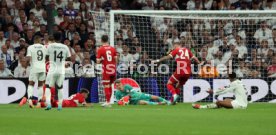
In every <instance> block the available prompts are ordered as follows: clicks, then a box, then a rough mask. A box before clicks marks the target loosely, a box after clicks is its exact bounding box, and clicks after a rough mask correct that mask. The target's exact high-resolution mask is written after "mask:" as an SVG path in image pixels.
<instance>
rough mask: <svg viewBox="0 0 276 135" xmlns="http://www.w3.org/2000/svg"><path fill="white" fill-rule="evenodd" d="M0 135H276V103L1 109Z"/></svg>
mask: <svg viewBox="0 0 276 135" xmlns="http://www.w3.org/2000/svg"><path fill="white" fill-rule="evenodd" d="M0 135H276V104H269V103H254V104H249V107H248V109H246V110H228V109H213V110H195V109H193V108H192V107H191V104H177V105H176V106H122V107H121V106H117V105H114V106H113V107H112V108H102V107H100V106H99V105H98V104H95V105H93V107H89V108H64V109H63V110H62V111H57V110H56V108H54V109H52V110H50V111H45V110H44V109H30V108H28V107H27V106H24V107H22V108H18V107H17V105H16V104H10V105H0Z"/></svg>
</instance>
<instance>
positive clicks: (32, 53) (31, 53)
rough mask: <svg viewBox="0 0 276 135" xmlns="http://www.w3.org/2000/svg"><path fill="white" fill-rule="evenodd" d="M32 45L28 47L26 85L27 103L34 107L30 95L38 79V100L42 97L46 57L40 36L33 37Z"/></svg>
mask: <svg viewBox="0 0 276 135" xmlns="http://www.w3.org/2000/svg"><path fill="white" fill-rule="evenodd" d="M34 43H35V44H34V45H31V46H29V47H28V50H27V58H28V60H29V61H30V64H31V69H30V76H29V85H28V91H27V93H28V103H29V106H30V107H31V108H33V107H34V105H33V102H32V96H33V91H34V84H35V83H36V82H37V81H38V100H41V99H42V96H43V84H44V81H45V78H46V73H45V72H46V69H45V68H46V66H45V57H46V48H45V47H44V46H43V45H42V44H40V43H41V37H40V36H35V37H34Z"/></svg>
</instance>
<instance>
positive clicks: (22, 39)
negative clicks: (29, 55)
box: [14, 38, 28, 54]
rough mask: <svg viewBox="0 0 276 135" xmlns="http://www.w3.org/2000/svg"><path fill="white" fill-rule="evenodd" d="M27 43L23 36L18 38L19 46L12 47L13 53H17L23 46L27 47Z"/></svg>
mask: <svg viewBox="0 0 276 135" xmlns="http://www.w3.org/2000/svg"><path fill="white" fill-rule="evenodd" d="M27 46H28V44H27V43H26V41H25V39H24V38H20V39H19V46H18V47H15V48H14V51H15V54H18V53H19V51H21V49H23V48H27Z"/></svg>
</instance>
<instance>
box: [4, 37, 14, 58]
mask: <svg viewBox="0 0 276 135" xmlns="http://www.w3.org/2000/svg"><path fill="white" fill-rule="evenodd" d="M5 45H6V46H7V49H8V54H10V55H11V58H12V61H13V60H14V48H13V46H12V45H11V40H10V39H7V40H6V44H5Z"/></svg>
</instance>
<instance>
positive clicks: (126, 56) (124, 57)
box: [119, 45, 133, 65]
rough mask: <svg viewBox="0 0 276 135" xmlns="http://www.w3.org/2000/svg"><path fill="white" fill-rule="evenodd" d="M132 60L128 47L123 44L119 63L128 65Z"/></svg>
mask: <svg viewBox="0 0 276 135" xmlns="http://www.w3.org/2000/svg"><path fill="white" fill-rule="evenodd" d="M132 60H133V56H132V55H131V54H130V53H129V48H128V46H127V45H123V52H122V54H120V57H119V62H120V63H121V64H125V65H129V64H130V62H131V61H132Z"/></svg>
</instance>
